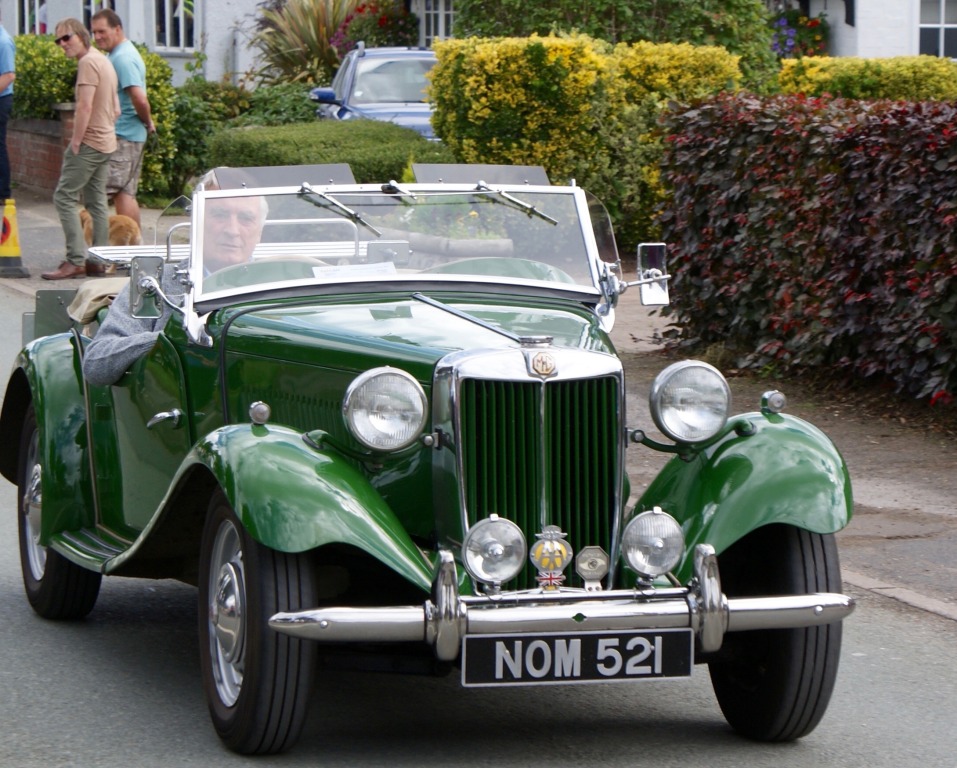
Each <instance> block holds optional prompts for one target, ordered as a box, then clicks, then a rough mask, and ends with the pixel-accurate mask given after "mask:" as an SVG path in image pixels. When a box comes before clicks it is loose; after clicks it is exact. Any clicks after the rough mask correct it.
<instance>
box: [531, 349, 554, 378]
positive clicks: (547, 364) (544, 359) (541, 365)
mask: <svg viewBox="0 0 957 768" xmlns="http://www.w3.org/2000/svg"><path fill="white" fill-rule="evenodd" d="M528 369H529V371H530V372H531V373H533V374H535V375H536V376H541V377H542V378H543V379H547V378H548V377H549V376H554V375H555V374H556V373H557V372H558V363H557V362H556V360H555V358H554V357H552V355H550V354H549V353H548V352H536V353H535V354H534V355H531V356H530V357H529V359H528Z"/></svg>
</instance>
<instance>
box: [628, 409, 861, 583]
mask: <svg viewBox="0 0 957 768" xmlns="http://www.w3.org/2000/svg"><path fill="white" fill-rule="evenodd" d="M734 422H735V423H736V424H737V423H741V422H747V423H748V424H750V425H751V426H752V427H753V429H754V431H753V433H752V434H745V435H742V434H739V432H737V431H735V430H733V429H732V430H730V431H729V433H728V434H727V435H726V436H725V437H724V438H722V439H721V440H719V441H718V442H717V443H715V444H714V445H712V446H709V447H708V448H707V450H705V451H703V452H702V453H700V454H698V455H697V456H696V457H695V458H694V459H692V460H691V461H684V460H682V459H680V458H675V459H673V460H672V461H670V462H669V463H668V464H667V465H666V466H665V468H664V469H663V470H662V472H661V474H659V475H658V477H657V478H655V480H654V481H653V482H652V483H651V485H649V486H648V489H647V490H646V491H645V493H644V494H643V495H642V496H641V499H640V500H639V503H638V510H645V509H651V508H653V507H655V506H659V507H661V508H662V509H663V510H664V511H666V512H668V513H669V514H671V515H672V516H674V517H675V518H676V519H677V520H678V522H680V523H681V526H682V528H683V530H684V535H685V542H686V545H687V546H686V551H687V552H693V551H694V548H695V546H696V545H697V544H702V543H707V544H710V545H711V546H713V547H714V548H715V551H716V552H717V553H718V554H720V553H721V552H723V551H724V550H725V549H727V548H728V547H730V546H731V545H732V544H734V542H736V541H738V540H739V539H741V538H743V537H744V536H745V535H746V534H748V533H750V532H751V531H753V530H755V529H756V528H760V527H761V526H764V525H768V524H769V523H786V524H788V525H793V526H796V527H798V528H803V529H806V530H808V531H813V532H814V533H835V532H837V531H839V530H840V529H841V528H843V527H844V526H845V525H847V523H848V522H849V521H850V519H851V514H852V508H853V500H852V495H851V481H850V477H849V476H848V473H847V465H846V464H845V463H844V459H843V458H842V457H841V454H840V453H839V452H838V450H837V448H836V447H835V445H834V443H832V442H831V440H830V439H829V438H828V437H827V435H825V434H824V433H823V432H821V431H820V430H819V429H817V428H816V427H814V426H813V425H811V424H809V423H807V422H806V421H802V420H801V419H798V418H795V417H794V416H790V415H785V414H764V413H749V414H745V415H744V416H739V417H737V418H736V419H735V420H734ZM691 566H692V563H691V558H690V557H687V558H686V560H685V562H683V563H682V564H681V566H680V568H679V569H678V573H677V575H678V577H679V579H681V581H682V582H683V583H684V582H686V581H687V580H688V579H690V578H691Z"/></svg>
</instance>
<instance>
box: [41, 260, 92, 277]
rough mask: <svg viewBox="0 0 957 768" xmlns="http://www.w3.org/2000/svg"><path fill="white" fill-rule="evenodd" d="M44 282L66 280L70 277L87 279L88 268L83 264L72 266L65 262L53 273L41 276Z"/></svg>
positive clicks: (45, 273)
mask: <svg viewBox="0 0 957 768" xmlns="http://www.w3.org/2000/svg"><path fill="white" fill-rule="evenodd" d="M40 277H42V278H43V279H44V280H65V279H66V278H68V277H86V267H84V266H83V265H82V264H80V265H77V264H71V263H70V262H69V261H64V262H63V263H61V264H60V266H59V267H57V268H56V269H54V270H53V271H52V272H44V273H43V274H41V275H40Z"/></svg>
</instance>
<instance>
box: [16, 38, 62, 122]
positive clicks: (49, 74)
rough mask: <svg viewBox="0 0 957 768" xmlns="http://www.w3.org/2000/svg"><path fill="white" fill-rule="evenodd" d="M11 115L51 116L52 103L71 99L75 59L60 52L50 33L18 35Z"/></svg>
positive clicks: (48, 118)
mask: <svg viewBox="0 0 957 768" xmlns="http://www.w3.org/2000/svg"><path fill="white" fill-rule="evenodd" d="M15 42H16V45H17V55H16V67H17V81H16V83H15V84H14V87H13V88H14V94H15V96H14V99H13V116H14V117H33V118H39V119H43V120H53V119H55V118H56V117H57V113H56V112H54V111H53V105H54V104H62V103H67V102H72V101H73V86H74V83H75V82H76V61H75V60H73V59H68V58H67V57H66V56H64V55H63V51H61V50H60V46H58V45H57V44H56V43H54V42H53V35H17V37H16V40H15Z"/></svg>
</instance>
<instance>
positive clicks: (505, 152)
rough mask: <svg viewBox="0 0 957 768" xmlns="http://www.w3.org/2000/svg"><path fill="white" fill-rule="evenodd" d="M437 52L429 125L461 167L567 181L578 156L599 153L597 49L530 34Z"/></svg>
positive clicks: (580, 41)
mask: <svg viewBox="0 0 957 768" xmlns="http://www.w3.org/2000/svg"><path fill="white" fill-rule="evenodd" d="M434 47H435V52H436V56H437V58H438V65H437V66H436V67H435V69H434V70H433V74H432V86H431V89H430V93H431V97H430V98H431V100H432V102H433V104H434V105H435V113H434V116H433V118H432V121H433V126H434V127H435V130H436V133H437V135H439V136H440V137H441V138H442V140H443V141H444V142H445V143H446V144H447V145H448V146H450V147H451V148H452V150H453V151H454V152H455V153H456V155H457V156H458V157H459V158H460V159H461V160H462V161H464V162H487V163H512V164H523V165H542V166H544V167H545V169H546V170H547V171H548V173H549V176H550V177H552V178H556V179H564V178H567V177H568V175H569V173H570V171H571V168H572V166H573V165H574V163H575V160H576V158H577V157H579V156H581V155H587V154H590V153H592V152H594V151H596V149H597V137H596V136H595V132H594V130H593V128H594V115H595V111H596V110H595V107H596V103H597V102H600V101H602V100H603V98H604V97H603V93H604V89H605V87H606V78H605V71H606V69H607V67H608V66H609V60H608V57H607V56H604V55H602V52H601V50H602V48H603V47H604V46H603V45H602V44H599V43H596V41H593V40H591V39H590V38H587V37H584V36H577V35H576V36H570V37H561V38H559V37H539V36H537V35H533V36H531V37H528V38H499V39H480V38H474V37H473V38H466V39H464V40H445V41H442V42H438V43H436V44H435V46H434Z"/></svg>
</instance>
